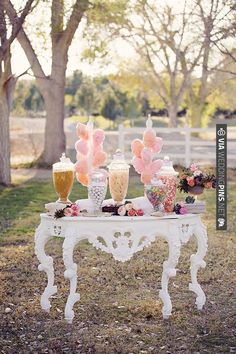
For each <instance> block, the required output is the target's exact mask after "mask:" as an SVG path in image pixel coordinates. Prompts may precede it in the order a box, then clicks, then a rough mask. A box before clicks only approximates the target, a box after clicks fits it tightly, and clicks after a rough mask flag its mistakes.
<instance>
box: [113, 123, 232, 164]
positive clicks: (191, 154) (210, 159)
mask: <svg viewBox="0 0 236 354" xmlns="http://www.w3.org/2000/svg"><path fill="white" fill-rule="evenodd" d="M144 129H145V128H125V127H124V126H123V125H122V124H120V125H119V130H118V145H119V149H121V150H122V151H123V152H124V153H125V157H126V159H127V160H131V158H132V153H131V149H130V144H131V141H132V140H133V139H134V138H136V137H138V138H142V134H143V132H144ZM154 129H155V131H156V133H157V135H158V136H161V137H162V138H163V140H164V146H163V149H162V152H161V153H160V154H159V155H158V156H159V157H160V158H163V156H164V155H169V157H170V158H171V159H172V160H173V161H175V163H181V164H184V165H185V166H189V165H190V163H191V162H192V161H195V162H199V163H201V164H208V163H211V164H213V165H215V158H216V152H215V146H216V143H215V128H207V129H202V128H189V127H188V126H185V127H182V128H163V127H160V128H154ZM107 133H108V135H110V134H109V132H107ZM110 133H113V134H114V132H110ZM194 133H198V134H197V135H196V134H195V135H194ZM228 165H229V167H236V127H228Z"/></svg>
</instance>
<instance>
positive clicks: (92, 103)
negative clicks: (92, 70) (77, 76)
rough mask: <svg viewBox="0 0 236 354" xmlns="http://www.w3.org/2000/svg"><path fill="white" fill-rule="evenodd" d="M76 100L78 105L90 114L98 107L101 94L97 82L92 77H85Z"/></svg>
mask: <svg viewBox="0 0 236 354" xmlns="http://www.w3.org/2000/svg"><path fill="white" fill-rule="evenodd" d="M75 102H77V103H78V107H80V108H82V110H83V111H84V112H85V113H86V114H87V115H90V114H91V113H93V112H94V111H95V110H97V109H98V104H99V96H98V91H97V88H96V85H95V83H94V82H93V81H92V80H91V79H88V78H86V79H83V82H82V84H81V86H80V88H79V90H77V92H76V96H75Z"/></svg>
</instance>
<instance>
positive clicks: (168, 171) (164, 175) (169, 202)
mask: <svg viewBox="0 0 236 354" xmlns="http://www.w3.org/2000/svg"><path fill="white" fill-rule="evenodd" d="M177 176H178V172H177V171H175V169H174V167H173V162H172V161H170V159H169V156H165V157H164V160H163V165H162V168H161V169H160V171H159V172H158V173H157V178H158V179H159V180H161V181H162V182H163V183H164V184H165V185H166V196H165V199H164V201H163V205H164V209H165V212H166V213H169V212H172V211H173V208H174V205H175V197H176V189H177Z"/></svg>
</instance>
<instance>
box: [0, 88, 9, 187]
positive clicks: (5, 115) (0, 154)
mask: <svg viewBox="0 0 236 354" xmlns="http://www.w3.org/2000/svg"><path fill="white" fill-rule="evenodd" d="M9 113H10V112H9V107H8V101H7V91H6V87H1V88H0V184H3V185H5V186H8V185H10V184H11V169H10V133H9Z"/></svg>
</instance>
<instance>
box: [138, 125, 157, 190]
mask: <svg viewBox="0 0 236 354" xmlns="http://www.w3.org/2000/svg"><path fill="white" fill-rule="evenodd" d="M162 145H163V141H162V138H160V137H156V133H155V131H154V130H153V129H152V128H150V126H149V128H147V129H146V130H145V131H144V133H143V141H142V140H139V139H134V140H133V141H132V143H131V150H132V153H133V155H134V157H133V160H132V164H133V166H134V169H135V171H136V172H138V173H139V174H141V181H142V183H144V184H149V183H150V182H151V179H152V178H153V176H154V174H155V173H156V172H158V171H159V170H160V169H161V167H162V161H161V160H156V161H153V156H154V153H159V152H160V151H161V149H162Z"/></svg>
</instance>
